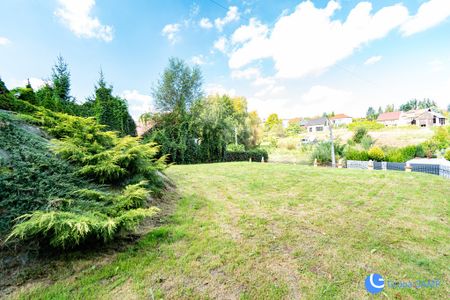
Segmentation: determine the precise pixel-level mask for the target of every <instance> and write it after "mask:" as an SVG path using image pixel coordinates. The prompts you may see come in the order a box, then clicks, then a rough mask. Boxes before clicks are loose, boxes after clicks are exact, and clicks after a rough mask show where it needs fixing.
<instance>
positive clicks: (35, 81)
mask: <svg viewBox="0 0 450 300" xmlns="http://www.w3.org/2000/svg"><path fill="white" fill-rule="evenodd" d="M28 80H30V84H31V87H32V88H33V89H34V90H37V89H39V88H40V87H42V86H43V85H44V84H45V81H44V80H42V79H40V78H36V77H30V78H29V79H20V80H19V79H9V80H5V83H6V86H8V87H9V88H10V89H12V88H15V87H25V85H27V83H28Z"/></svg>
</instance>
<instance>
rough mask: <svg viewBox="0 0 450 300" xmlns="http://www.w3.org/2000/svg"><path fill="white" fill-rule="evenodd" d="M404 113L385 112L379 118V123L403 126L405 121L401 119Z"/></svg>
mask: <svg viewBox="0 0 450 300" xmlns="http://www.w3.org/2000/svg"><path fill="white" fill-rule="evenodd" d="M401 116H402V112H401V111H391V112H385V113H382V114H380V115H379V116H378V118H377V122H378V123H381V124H383V125H385V126H398V125H403V121H402V119H401Z"/></svg>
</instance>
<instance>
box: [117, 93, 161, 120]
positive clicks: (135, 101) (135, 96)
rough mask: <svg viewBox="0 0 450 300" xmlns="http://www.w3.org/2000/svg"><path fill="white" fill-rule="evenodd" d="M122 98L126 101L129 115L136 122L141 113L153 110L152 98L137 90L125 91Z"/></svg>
mask: <svg viewBox="0 0 450 300" xmlns="http://www.w3.org/2000/svg"><path fill="white" fill-rule="evenodd" d="M122 97H123V98H124V99H126V100H127V102H128V110H129V112H130V115H131V116H132V117H133V119H134V120H136V121H137V120H139V117H140V116H141V115H142V114H143V113H145V112H148V111H152V110H154V106H153V101H152V97H151V96H149V95H145V94H141V93H139V91H137V90H125V91H123V92H122Z"/></svg>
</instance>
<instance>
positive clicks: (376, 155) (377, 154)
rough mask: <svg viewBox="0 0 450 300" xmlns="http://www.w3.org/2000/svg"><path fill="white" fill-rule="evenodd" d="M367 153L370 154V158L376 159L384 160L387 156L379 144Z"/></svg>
mask: <svg viewBox="0 0 450 300" xmlns="http://www.w3.org/2000/svg"><path fill="white" fill-rule="evenodd" d="M367 154H368V155H369V159H371V160H375V161H383V160H384V157H385V155H384V152H383V150H382V149H381V148H380V147H377V146H375V147H372V148H370V149H369V151H368V152H367Z"/></svg>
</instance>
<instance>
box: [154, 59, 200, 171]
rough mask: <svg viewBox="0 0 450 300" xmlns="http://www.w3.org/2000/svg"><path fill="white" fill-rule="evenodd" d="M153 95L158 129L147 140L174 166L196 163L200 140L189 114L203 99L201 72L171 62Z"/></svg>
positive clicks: (172, 60) (197, 69) (184, 64)
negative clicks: (198, 101)
mask: <svg viewBox="0 0 450 300" xmlns="http://www.w3.org/2000/svg"><path fill="white" fill-rule="evenodd" d="M152 95H153V98H154V99H155V107H156V110H157V113H156V114H154V115H153V122H154V123H155V126H154V127H153V129H152V130H151V132H150V133H149V136H148V138H149V139H151V140H153V141H155V142H157V143H158V144H160V145H161V152H162V153H163V154H169V155H170V156H169V157H170V159H171V160H172V161H173V162H177V163H192V162H195V161H196V143H197V141H198V139H197V136H196V134H195V133H194V131H193V129H192V126H191V120H192V118H191V114H190V111H191V107H192V105H193V104H194V102H195V101H196V100H198V99H200V98H201V97H202V96H203V90H202V75H201V71H200V69H199V68H198V67H192V68H191V67H189V66H188V65H187V64H186V63H185V62H184V61H183V60H181V59H177V58H171V59H170V60H169V65H168V67H167V68H166V69H165V70H164V72H163V74H162V75H161V78H160V79H159V80H158V82H157V84H156V85H155V86H154V87H153V89H152Z"/></svg>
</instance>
